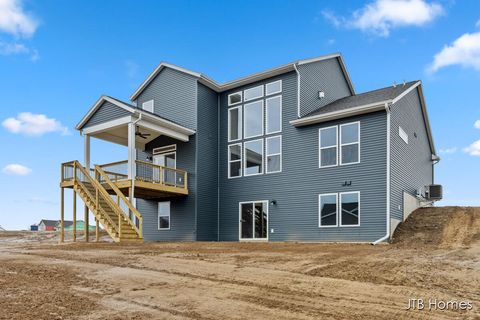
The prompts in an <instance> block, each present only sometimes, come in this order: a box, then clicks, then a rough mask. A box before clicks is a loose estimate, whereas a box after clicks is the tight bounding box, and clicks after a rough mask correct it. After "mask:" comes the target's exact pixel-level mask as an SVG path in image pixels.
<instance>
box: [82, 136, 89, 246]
mask: <svg viewBox="0 0 480 320" xmlns="http://www.w3.org/2000/svg"><path fill="white" fill-rule="evenodd" d="M83 156H84V162H85V169H86V170H87V173H90V135H88V134H85V135H83ZM84 215H85V217H84V228H85V241H86V242H88V240H89V232H90V230H89V222H88V207H87V205H85V209H84Z"/></svg>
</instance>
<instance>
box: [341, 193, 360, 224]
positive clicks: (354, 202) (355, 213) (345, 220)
mask: <svg viewBox="0 0 480 320" xmlns="http://www.w3.org/2000/svg"><path fill="white" fill-rule="evenodd" d="M340 212H341V214H340V225H341V226H359V225H360V192H344V193H340Z"/></svg>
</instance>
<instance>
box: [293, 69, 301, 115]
mask: <svg viewBox="0 0 480 320" xmlns="http://www.w3.org/2000/svg"><path fill="white" fill-rule="evenodd" d="M297 64H298V63H294V64H293V68H294V69H295V72H296V73H297V117H298V118H300V72H299V71H298V67H297Z"/></svg>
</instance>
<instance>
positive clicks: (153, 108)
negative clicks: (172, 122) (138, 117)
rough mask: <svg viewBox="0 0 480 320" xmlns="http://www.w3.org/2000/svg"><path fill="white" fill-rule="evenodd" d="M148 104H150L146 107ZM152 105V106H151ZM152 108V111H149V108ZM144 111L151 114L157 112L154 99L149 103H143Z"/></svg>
mask: <svg viewBox="0 0 480 320" xmlns="http://www.w3.org/2000/svg"><path fill="white" fill-rule="evenodd" d="M146 104H149V105H147V106H146ZM150 104H151V105H150ZM149 107H151V110H148V109H147V108H149ZM142 109H143V110H145V111H148V112H151V113H154V112H155V101H154V100H153V99H150V100H148V101H145V102H143V103H142Z"/></svg>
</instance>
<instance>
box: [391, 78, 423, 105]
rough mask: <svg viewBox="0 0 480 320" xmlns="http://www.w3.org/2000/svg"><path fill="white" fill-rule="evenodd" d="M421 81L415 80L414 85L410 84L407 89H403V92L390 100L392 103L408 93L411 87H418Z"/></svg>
mask: <svg viewBox="0 0 480 320" xmlns="http://www.w3.org/2000/svg"><path fill="white" fill-rule="evenodd" d="M421 83H422V82H421V81H417V82H416V83H415V84H414V85H412V86H411V87H410V88H408V89H407V90H405V91H404V92H402V93H401V94H399V95H398V96H396V97H395V99H393V100H392V104H393V103H395V102H397V101H398V100H400V99H402V98H403V97H405V96H406V95H407V94H409V93H410V92H411V91H412V90H413V89H415V88H416V87H418V86H419V85H420V84H421Z"/></svg>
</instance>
